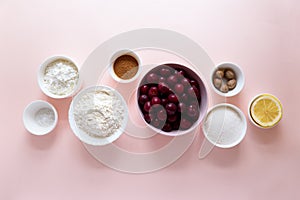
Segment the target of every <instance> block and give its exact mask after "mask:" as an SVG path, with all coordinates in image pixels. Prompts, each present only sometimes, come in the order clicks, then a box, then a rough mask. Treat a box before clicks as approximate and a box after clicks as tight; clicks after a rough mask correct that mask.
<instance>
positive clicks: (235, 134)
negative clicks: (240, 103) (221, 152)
mask: <svg viewBox="0 0 300 200" xmlns="http://www.w3.org/2000/svg"><path fill="white" fill-rule="evenodd" d="M229 120H232V121H231V122H230V121H229ZM212 121H214V122H216V121H218V122H220V123H219V124H218V125H217V126H213V125H212ZM202 130H203V133H204V136H205V138H206V139H207V140H208V141H209V142H210V143H212V144H213V145H216V146H217V147H221V148H231V147H234V146H236V145H238V144H239V143H240V142H241V141H242V140H243V139H244V137H245V135H246V131H247V121H246V117H245V115H244V113H243V112H242V111H241V110H240V109H239V108H238V107H236V106H234V105H232V104H228V103H222V104H217V105H215V106H214V107H212V108H211V109H210V110H209V111H208V113H207V115H206V118H205V119H204V123H203V126H202Z"/></svg>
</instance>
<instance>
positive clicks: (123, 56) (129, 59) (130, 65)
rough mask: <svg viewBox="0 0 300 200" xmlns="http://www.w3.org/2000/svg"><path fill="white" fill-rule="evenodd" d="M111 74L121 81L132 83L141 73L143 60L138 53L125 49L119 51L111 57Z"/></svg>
mask: <svg viewBox="0 0 300 200" xmlns="http://www.w3.org/2000/svg"><path fill="white" fill-rule="evenodd" d="M110 63H111V66H110V74H111V76H112V78H113V79H114V80H115V81H117V82H120V83H130V82H132V81H134V80H136V78H137V77H138V76H139V75H140V72H141V60H140V58H139V57H138V55H137V54H136V53H134V52H133V51H131V50H128V49H124V50H120V51H117V52H116V53H115V54H114V55H113V56H112V57H111V59H110Z"/></svg>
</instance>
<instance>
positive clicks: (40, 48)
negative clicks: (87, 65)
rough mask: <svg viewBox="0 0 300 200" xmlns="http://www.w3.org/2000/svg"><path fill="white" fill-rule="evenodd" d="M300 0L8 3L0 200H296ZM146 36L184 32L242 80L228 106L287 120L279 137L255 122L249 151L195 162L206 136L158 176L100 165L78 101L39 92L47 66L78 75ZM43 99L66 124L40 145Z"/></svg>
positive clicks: (3, 7)
mask: <svg viewBox="0 0 300 200" xmlns="http://www.w3.org/2000/svg"><path fill="white" fill-rule="evenodd" d="M299 6H300V3H299V1H297V0H285V1H284V0H279V1H271V0H264V1H258V0H255V1H254V0H253V1H250V0H248V1H235V0H220V1H216V0H213V1H206V2H204V1H189V0H188V1H184V3H183V2H182V1H177V0H176V1H164V2H162V1H148V2H141V1H126V2H125V1H115V0H113V1H109V2H108V1H65V2H61V1H57V0H54V1H49V2H42V1H34V0H30V1H24V2H22V1H19V2H17V1H1V2H0V25H1V30H0V62H1V67H0V74H1V84H0V89H1V91H2V98H1V100H0V110H1V115H0V123H1V124H0V126H1V132H0V134H1V136H2V137H1V140H0V149H1V151H0V158H1V165H0V169H1V170H0V199H13V200H19V199H22V200H23V199H31V200H33V199H83V198H85V199H108V198H109V199H212V200H214V199H299V198H300V192H299V189H298V187H299V185H300V173H299V172H298V170H299V167H300V157H299V153H298V152H299V151H300V145H299V142H300V135H299V134H298V131H299V128H297V127H298V124H297V123H299V122H298V121H299V120H298V119H299V114H298V113H299V112H300V110H299V106H298V98H299V95H298V92H299V87H298V83H299V81H298V74H299V73H300V70H299V67H298V65H299V61H300V59H299V52H300V40H299V39H298V37H299V35H300V28H299V20H300V14H299V12H298V11H299ZM143 27H156V28H166V29H171V30H174V31H178V32H180V33H182V34H185V35H186V36H188V37H190V38H191V39H193V40H194V41H196V42H197V43H199V44H200V45H201V46H202V47H203V48H204V49H206V51H207V53H208V54H209V55H210V57H211V58H212V59H213V61H214V62H215V63H219V62H222V61H232V62H236V63H238V64H239V65H240V66H241V67H242V68H243V70H244V73H245V76H246V84H245V88H244V90H243V91H242V93H241V94H240V95H238V96H236V97H234V98H231V99H228V101H229V102H231V103H233V104H235V105H237V106H239V107H240V108H241V109H242V110H243V112H244V113H245V114H246V111H247V105H248V101H249V100H250V99H251V98H252V97H253V96H254V95H256V94H258V93H262V92H269V93H272V94H274V95H276V96H277V97H278V98H279V99H281V101H282V103H283V107H284V116H283V119H282V121H281V122H280V124H279V125H278V126H277V127H276V128H273V129H270V130H260V129H258V128H256V127H254V126H253V125H251V124H250V122H248V125H249V126H248V131H247V135H246V137H245V139H244V141H243V142H242V143H241V144H240V145H239V146H237V147H235V148H232V149H225V150H222V149H216V148H215V149H214V150H213V152H212V153H211V154H210V155H209V156H208V157H207V158H205V159H204V160H198V158H197V156H198V151H199V148H200V144H201V142H202V141H203V135H202V134H199V135H198V136H197V137H196V139H195V141H194V143H193V144H192V146H191V147H190V148H189V150H188V151H187V152H186V153H185V154H184V155H183V156H182V157H181V158H180V159H179V160H178V161H177V162H175V163H174V164H173V165H171V166H170V167H168V168H165V169H163V170H160V171H158V172H155V173H149V174H142V175H132V174H125V173H120V172H116V171H114V170H112V169H110V168H107V167H105V166H104V165H102V164H100V163H99V162H97V161H96V160H95V159H94V158H92V157H91V156H90V154H89V153H88V152H87V151H86V150H85V149H84V147H83V145H82V144H81V143H80V142H79V140H77V138H76V137H75V136H74V135H73V133H72V132H71V130H70V127H69V124H68V120H67V110H68V105H69V103H70V101H71V99H67V100H59V101H58V100H52V99H48V98H47V97H45V96H44V95H43V94H42V92H41V91H40V90H39V88H38V85H37V70H38V66H39V64H40V63H41V62H42V61H43V60H44V59H45V58H46V57H48V56H51V55H53V54H65V55H68V56H70V57H71V58H73V59H74V60H75V61H77V62H78V63H79V64H80V65H81V64H82V63H83V62H84V60H85V59H86V58H87V56H88V55H89V53H90V52H91V51H93V50H94V49H95V48H96V47H97V46H98V45H99V44H101V43H102V42H104V41H105V40H107V39H109V38H110V37H112V36H113V35H116V34H119V33H121V32H124V31H129V30H133V29H138V28H143ZM35 99H46V100H48V101H49V102H51V103H53V104H54V105H55V106H56V108H57V109H58V114H59V117H60V121H59V123H58V126H57V128H56V129H55V131H54V132H52V133H51V134H49V135H47V136H44V137H35V136H32V135H30V134H28V133H27V132H26V131H25V129H24V127H23V124H22V120H21V119H22V112H23V109H24V108H25V106H26V105H27V104H28V103H29V102H31V101H32V100H35Z"/></svg>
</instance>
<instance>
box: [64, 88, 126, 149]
mask: <svg viewBox="0 0 300 200" xmlns="http://www.w3.org/2000/svg"><path fill="white" fill-rule="evenodd" d="M102 89H106V90H110V91H112V92H113V93H114V94H115V95H116V96H117V97H118V99H119V100H121V103H122V105H123V107H124V113H123V120H122V122H121V127H120V128H119V129H117V130H116V132H115V133H113V134H112V135H110V136H108V137H93V136H91V135H89V134H88V133H86V132H85V131H84V130H82V129H80V128H79V127H78V126H77V124H76V121H75V118H74V106H76V104H77V103H78V102H79V100H80V99H81V97H82V96H83V95H85V94H86V93H91V92H95V91H97V90H102ZM127 122H128V108H127V104H126V101H125V100H124V98H123V97H122V95H121V94H120V93H119V92H118V91H117V90H115V89H113V88H111V87H108V86H104V85H99V86H90V87H87V88H85V89H83V90H81V91H80V92H79V93H78V94H77V95H76V96H75V97H74V98H73V101H72V103H71V105H70V108H69V123H70V126H71V129H72V131H73V133H74V134H75V136H76V137H77V138H78V139H80V140H81V141H82V142H84V143H86V144H90V145H94V146H102V145H106V144H110V143H112V142H114V141H115V140H117V139H118V138H119V137H120V136H121V135H122V134H123V132H124V130H125V128H126V125H127Z"/></svg>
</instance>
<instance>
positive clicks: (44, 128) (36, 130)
mask: <svg viewBox="0 0 300 200" xmlns="http://www.w3.org/2000/svg"><path fill="white" fill-rule="evenodd" d="M42 109H48V112H53V113H52V114H53V115H54V119H45V117H47V115H44V116H43V118H41V119H40V120H48V122H47V123H46V124H45V123H44V124H43V125H42V124H41V122H39V119H37V114H38V113H39V111H41V110H42ZM40 117H42V116H40ZM57 119H58V116H57V111H56V109H55V108H54V106H53V105H51V104H50V103H48V102H46V101H42V100H37V101H33V102H31V103H30V104H28V105H27V106H26V108H25V110H24V112H23V123H24V126H25V128H26V129H27V131H29V132H30V133H32V134H33V135H45V134H47V133H50V132H51V131H52V130H53V129H54V128H55V127H56V124H57ZM52 120H53V122H52ZM50 122H51V123H50Z"/></svg>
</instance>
